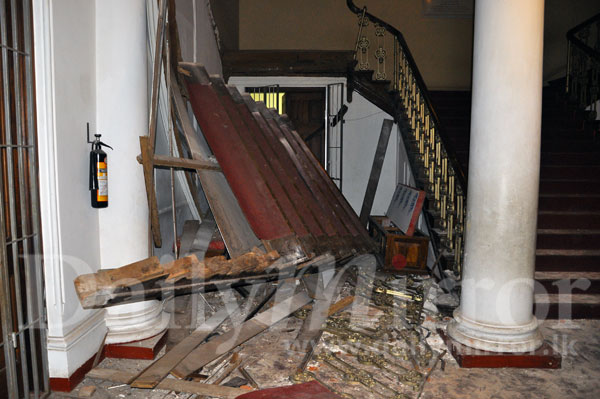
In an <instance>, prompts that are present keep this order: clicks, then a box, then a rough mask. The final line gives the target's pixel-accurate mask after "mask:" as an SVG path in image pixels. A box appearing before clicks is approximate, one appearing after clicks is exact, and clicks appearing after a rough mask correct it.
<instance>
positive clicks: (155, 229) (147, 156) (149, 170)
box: [140, 136, 162, 248]
mask: <svg viewBox="0 0 600 399" xmlns="http://www.w3.org/2000/svg"><path fill="white" fill-rule="evenodd" d="M140 151H141V153H142V166H143V169H144V183H145V185H146V197H147V199H148V210H149V212H150V228H151V229H152V239H153V240H154V246H156V247H158V248H160V247H161V246H162V238H161V235H160V221H159V218H158V205H157V202H156V189H155V187H154V165H153V164H152V159H153V155H154V154H153V153H152V151H153V150H152V147H151V145H150V139H149V138H148V136H140Z"/></svg>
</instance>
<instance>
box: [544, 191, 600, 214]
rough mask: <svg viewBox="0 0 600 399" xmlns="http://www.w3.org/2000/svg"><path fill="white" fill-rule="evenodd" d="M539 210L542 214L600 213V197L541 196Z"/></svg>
mask: <svg viewBox="0 0 600 399" xmlns="http://www.w3.org/2000/svg"><path fill="white" fill-rule="evenodd" d="M538 209H539V211H540V212H548V211H553V212H578V213H585V212H592V213H596V212H600V197H598V196H596V195H587V196H585V195H583V196H582V195H580V196H567V195H562V196H561V195H541V196H540V199H539V204H538Z"/></svg>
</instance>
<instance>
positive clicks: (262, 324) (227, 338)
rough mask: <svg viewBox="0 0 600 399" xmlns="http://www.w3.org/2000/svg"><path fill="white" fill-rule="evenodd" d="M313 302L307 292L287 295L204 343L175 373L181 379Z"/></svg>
mask: <svg viewBox="0 0 600 399" xmlns="http://www.w3.org/2000/svg"><path fill="white" fill-rule="evenodd" d="M310 301H311V299H310V297H309V296H308V295H307V294H306V293H305V292H301V293H299V294H296V295H294V296H292V297H290V298H287V299H286V300H284V301H282V302H280V303H278V304H277V305H274V306H273V307H272V308H270V309H269V310H266V311H264V312H262V313H259V314H258V315H256V316H254V317H253V318H252V319H250V320H248V321H246V322H244V323H242V324H241V325H240V326H238V327H236V328H232V329H231V330H229V331H227V332H226V333H224V334H222V335H220V336H218V337H216V338H214V339H212V340H211V341H210V342H207V343H205V344H202V345H200V346H199V347H197V348H196V349H195V350H194V351H192V352H191V353H190V354H189V355H188V356H187V357H186V358H185V359H184V360H183V361H181V363H179V364H178V365H177V367H175V368H174V369H173V371H172V374H173V375H175V376H176V377H179V378H186V377H187V376H188V375H190V374H192V373H193V372H195V371H196V370H198V369H200V368H201V367H204V366H205V365H207V364H208V363H210V362H212V361H213V360H215V359H216V358H218V357H219V356H221V355H223V354H225V353H227V352H229V351H230V350H232V349H233V348H235V347H237V346H239V345H241V344H242V343H244V342H246V341H248V340H249V339H250V338H252V337H254V336H255V335H257V334H259V333H260V332H262V331H264V330H266V329H267V328H269V327H270V326H272V325H273V324H275V323H277V322H278V321H280V320H282V319H284V318H286V317H287V316H289V315H290V314H292V313H294V312H295V311H296V310H298V309H300V308H301V307H302V306H304V305H306V304H308V303H309V302H310Z"/></svg>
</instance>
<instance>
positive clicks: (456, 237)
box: [347, 0, 467, 275]
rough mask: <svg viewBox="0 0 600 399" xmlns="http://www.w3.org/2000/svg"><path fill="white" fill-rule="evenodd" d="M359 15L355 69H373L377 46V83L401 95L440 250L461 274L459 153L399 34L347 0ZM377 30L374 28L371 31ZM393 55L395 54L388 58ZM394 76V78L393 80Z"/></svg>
mask: <svg viewBox="0 0 600 399" xmlns="http://www.w3.org/2000/svg"><path fill="white" fill-rule="evenodd" d="M347 5H348V8H349V9H350V10H351V11H352V12H353V13H354V14H356V15H357V16H358V26H359V29H358V35H357V38H356V46H355V51H356V54H355V60H356V61H357V65H356V68H357V69H358V70H370V69H371V68H370V62H369V59H370V57H369V53H370V50H371V42H373V43H375V44H376V45H375V48H374V51H373V58H374V60H375V67H374V68H372V69H373V71H374V76H373V78H374V79H375V80H387V79H388V77H390V85H391V87H392V89H393V90H394V92H395V93H396V102H397V103H398V104H397V105H400V106H399V107H398V106H397V107H396V109H397V113H398V115H395V116H396V118H397V119H402V120H404V121H405V122H406V125H407V127H408V128H407V129H406V128H405V129H400V130H401V131H402V134H403V136H404V137H403V138H404V143H405V145H406V147H407V153H408V154H409V158H410V163H411V168H412V170H413V173H414V175H415V178H416V180H417V182H418V184H419V185H420V188H422V189H423V190H424V191H425V192H426V194H427V198H428V200H429V205H428V209H427V210H426V211H427V212H428V213H429V215H430V216H431V217H432V219H433V226H432V227H433V231H434V233H435V234H436V236H437V238H438V239H439V241H438V246H437V248H438V250H441V251H442V253H445V255H446V256H447V257H453V260H454V262H453V270H454V271H455V272H456V273H457V274H458V275H460V274H461V269H462V263H463V252H464V251H463V243H464V240H463V236H464V220H465V214H466V188H467V180H466V177H465V175H464V172H463V170H462V169H461V168H460V166H459V165H460V164H459V163H458V161H457V158H456V155H455V153H454V150H453V149H452V147H451V145H450V143H449V142H448V140H447V139H445V138H444V136H443V134H442V129H441V124H440V122H439V119H438V117H437V115H436V113H435V110H434V108H433V105H432V102H431V99H430V98H429V93H428V91H427V86H426V85H425V82H424V80H423V77H422V76H421V73H420V72H419V68H418V67H417V64H416V63H415V60H414V58H413V56H412V54H411V52H410V49H409V47H408V45H407V43H406V41H405V40H404V37H403V35H402V33H401V32H400V31H398V30H397V29H396V28H394V27H393V26H391V25H389V24H388V23H386V22H385V21H383V20H381V19H379V18H377V17H376V16H374V15H372V14H370V13H369V12H368V11H367V8H366V7H363V8H359V7H357V6H356V5H355V4H354V2H353V1H352V0H347ZM371 27H372V28H373V29H370V28H371ZM388 54H392V55H393V56H392V57H389V56H388ZM389 71H391V72H392V73H391V76H389Z"/></svg>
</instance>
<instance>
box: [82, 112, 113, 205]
mask: <svg viewBox="0 0 600 399" xmlns="http://www.w3.org/2000/svg"><path fill="white" fill-rule="evenodd" d="M94 137H96V138H95V139H94V141H90V124H89V123H88V143H90V144H91V145H92V151H90V193H91V197H92V208H106V207H107V206H108V160H107V157H106V152H104V151H103V150H102V147H108V148H110V149H111V150H112V149H113V148H112V147H111V146H109V145H108V144H105V143H103V142H102V141H100V137H101V135H100V134H95V135H94Z"/></svg>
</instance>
